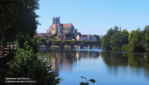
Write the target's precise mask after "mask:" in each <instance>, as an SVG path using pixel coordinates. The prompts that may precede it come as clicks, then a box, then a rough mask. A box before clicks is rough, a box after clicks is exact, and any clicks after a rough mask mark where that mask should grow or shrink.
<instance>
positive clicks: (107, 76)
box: [39, 47, 149, 85]
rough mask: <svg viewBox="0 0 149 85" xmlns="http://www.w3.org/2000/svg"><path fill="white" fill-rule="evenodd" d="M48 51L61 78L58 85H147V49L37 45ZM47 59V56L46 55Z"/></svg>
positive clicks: (41, 51)
mask: <svg viewBox="0 0 149 85" xmlns="http://www.w3.org/2000/svg"><path fill="white" fill-rule="evenodd" d="M50 52H51V53H52V56H53V57H54V59H53V60H52V61H53V62H55V63H52V68H53V69H55V70H56V73H58V74H59V77H61V78H64V80H63V81H61V84H60V85H79V84H80V82H85V79H82V78H80V77H81V76H84V77H86V78H87V79H92V78H93V79H95V80H96V82H95V83H94V84H92V83H91V82H90V84H89V85H149V53H147V52H146V53H134V52H132V53H131V52H123V51H105V50H101V49H96V48H93V49H86V48H84V49H81V50H79V49H72V50H69V49H67V48H65V49H64V50H59V49H58V48H54V47H53V48H51V49H48V48H39V54H45V53H50ZM46 59H47V60H49V59H48V58H46Z"/></svg>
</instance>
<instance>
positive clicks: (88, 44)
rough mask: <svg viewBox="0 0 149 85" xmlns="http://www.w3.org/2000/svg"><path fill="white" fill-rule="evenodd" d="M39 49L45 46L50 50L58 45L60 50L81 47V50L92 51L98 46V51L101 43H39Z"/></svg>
mask: <svg viewBox="0 0 149 85" xmlns="http://www.w3.org/2000/svg"><path fill="white" fill-rule="evenodd" d="M37 45H38V47H40V45H44V46H45V47H46V48H50V47H51V45H57V46H59V48H60V49H63V48H64V45H68V47H69V49H73V48H74V46H75V45H77V46H78V47H79V49H83V47H84V46H87V47H88V49H92V46H96V47H97V49H100V46H101V42H83V43H81V42H50V43H37Z"/></svg>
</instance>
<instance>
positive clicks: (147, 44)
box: [144, 25, 149, 51]
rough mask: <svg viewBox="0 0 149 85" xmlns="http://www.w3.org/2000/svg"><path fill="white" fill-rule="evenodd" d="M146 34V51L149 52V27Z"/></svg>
mask: <svg viewBox="0 0 149 85" xmlns="http://www.w3.org/2000/svg"><path fill="white" fill-rule="evenodd" d="M145 31H146V32H145V34H144V38H145V44H146V51H149V25H148V26H147V27H146V29H145Z"/></svg>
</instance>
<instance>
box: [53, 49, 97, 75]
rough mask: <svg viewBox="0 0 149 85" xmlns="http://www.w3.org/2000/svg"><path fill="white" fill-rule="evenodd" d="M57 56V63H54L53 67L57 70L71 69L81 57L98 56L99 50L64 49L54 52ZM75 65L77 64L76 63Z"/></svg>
mask: <svg viewBox="0 0 149 85" xmlns="http://www.w3.org/2000/svg"><path fill="white" fill-rule="evenodd" d="M52 54H53V56H54V57H55V59H54V60H55V63H52V65H53V64H54V65H53V66H52V68H53V69H55V70H57V72H58V71H59V70H65V71H71V68H72V66H73V64H74V63H77V62H76V61H78V60H80V59H81V58H87V59H90V58H97V57H98V56H99V53H98V52H93V51H91V52H89V51H64V52H52ZM74 65H75V64H74Z"/></svg>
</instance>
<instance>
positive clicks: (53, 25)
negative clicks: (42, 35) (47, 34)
mask: <svg viewBox="0 0 149 85" xmlns="http://www.w3.org/2000/svg"><path fill="white" fill-rule="evenodd" d="M52 28H56V24H52V26H51V27H49V29H48V30H51V29H52Z"/></svg>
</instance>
